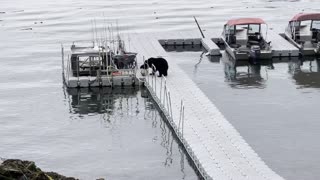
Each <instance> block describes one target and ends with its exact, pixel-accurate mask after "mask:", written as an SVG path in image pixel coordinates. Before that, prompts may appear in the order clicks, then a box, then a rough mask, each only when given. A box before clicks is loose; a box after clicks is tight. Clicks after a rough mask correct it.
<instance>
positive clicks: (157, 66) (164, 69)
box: [140, 57, 169, 77]
mask: <svg viewBox="0 0 320 180" xmlns="http://www.w3.org/2000/svg"><path fill="white" fill-rule="evenodd" d="M153 66H154V67H153ZM148 67H150V68H152V75H154V74H155V72H157V71H158V72H159V76H158V77H161V76H162V75H164V76H167V75H168V69H169V66H168V62H167V60H165V59H164V58H161V57H159V58H153V57H152V58H149V59H148V60H146V61H145V62H144V64H143V65H141V66H140V68H141V69H148Z"/></svg>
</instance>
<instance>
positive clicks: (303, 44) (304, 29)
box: [285, 13, 320, 55]
mask: <svg viewBox="0 0 320 180" xmlns="http://www.w3.org/2000/svg"><path fill="white" fill-rule="evenodd" d="M285 38H286V39H287V40H288V41H289V42H291V43H292V44H293V45H295V46H296V47H297V48H299V50H300V52H301V54H302V55H319V54H320V13H299V14H297V15H295V16H294V17H293V18H292V19H291V20H290V21H289V24H288V26H287V28H286V30H285Z"/></svg>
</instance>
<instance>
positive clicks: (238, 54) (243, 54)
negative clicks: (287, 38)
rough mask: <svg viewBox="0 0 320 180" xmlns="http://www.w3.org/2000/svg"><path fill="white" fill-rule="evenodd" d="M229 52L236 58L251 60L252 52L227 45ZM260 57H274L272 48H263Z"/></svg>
mask: <svg viewBox="0 0 320 180" xmlns="http://www.w3.org/2000/svg"><path fill="white" fill-rule="evenodd" d="M226 51H227V53H228V54H229V55H230V56H231V57H232V58H233V59H234V60H249V59H250V58H251V57H250V54H249V53H248V51H247V52H245V51H237V50H235V49H234V48H231V47H229V46H228V47H226ZM258 59H272V51H271V50H261V52H260V55H259V58H258Z"/></svg>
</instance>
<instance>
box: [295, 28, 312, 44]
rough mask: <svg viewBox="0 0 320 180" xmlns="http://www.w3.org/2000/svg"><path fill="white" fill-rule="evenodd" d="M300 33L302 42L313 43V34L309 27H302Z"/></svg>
mask: <svg viewBox="0 0 320 180" xmlns="http://www.w3.org/2000/svg"><path fill="white" fill-rule="evenodd" d="M298 32H299V35H300V40H301V41H311V40H312V32H311V31H310V29H309V27H308V26H302V27H300V29H299V31H298Z"/></svg>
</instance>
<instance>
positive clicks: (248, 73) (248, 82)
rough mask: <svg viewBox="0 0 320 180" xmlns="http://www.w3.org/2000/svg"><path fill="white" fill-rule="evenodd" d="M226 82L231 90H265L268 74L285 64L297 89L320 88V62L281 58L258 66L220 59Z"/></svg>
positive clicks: (317, 60)
mask: <svg viewBox="0 0 320 180" xmlns="http://www.w3.org/2000/svg"><path fill="white" fill-rule="evenodd" d="M221 61H222V63H223V65H224V73H225V78H226V82H229V85H230V87H232V88H244V89H248V88H266V86H267V83H266V81H267V80H268V72H270V71H274V70H275V68H276V65H275V64H277V63H287V64H288V72H289V74H290V75H291V77H292V79H294V80H295V82H296V85H298V86H299V88H310V87H311V88H320V76H319V75H320V65H319V64H320V60H319V59H317V58H311V57H309V58H308V59H307V58H304V59H302V58H299V57H292V58H281V59H276V58H275V59H271V60H263V61H261V62H260V63H259V64H252V63H250V62H248V61H237V62H235V61H234V60H232V59H231V58H222V60H221Z"/></svg>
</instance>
